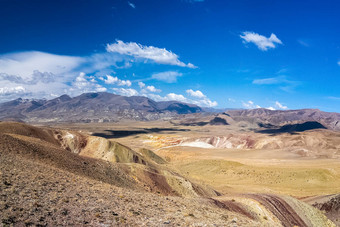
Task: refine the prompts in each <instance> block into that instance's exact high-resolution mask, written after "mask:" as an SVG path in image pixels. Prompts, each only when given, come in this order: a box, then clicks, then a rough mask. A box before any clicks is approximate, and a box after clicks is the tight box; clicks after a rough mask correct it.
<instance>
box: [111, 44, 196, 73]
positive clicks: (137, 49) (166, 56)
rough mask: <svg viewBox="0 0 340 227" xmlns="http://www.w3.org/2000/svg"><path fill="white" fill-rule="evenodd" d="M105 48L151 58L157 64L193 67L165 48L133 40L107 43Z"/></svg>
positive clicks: (133, 55) (114, 51)
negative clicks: (145, 44)
mask: <svg viewBox="0 0 340 227" xmlns="http://www.w3.org/2000/svg"><path fill="white" fill-rule="evenodd" d="M106 50H107V51H108V52H111V53H119V54H123V55H128V56H132V57H135V58H137V59H138V58H139V59H146V60H152V61H154V62H156V63H159V64H166V65H176V66H181V67H188V68H195V67H196V66H194V65H193V64H191V63H188V64H185V63H184V62H181V61H180V60H179V56H178V55H177V54H175V53H173V52H171V51H168V50H166V49H165V48H158V47H154V46H144V45H141V44H138V43H135V42H126V43H125V42H123V41H121V40H117V42H116V43H112V44H107V45H106Z"/></svg>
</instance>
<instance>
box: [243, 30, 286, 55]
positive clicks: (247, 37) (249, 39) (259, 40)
mask: <svg viewBox="0 0 340 227" xmlns="http://www.w3.org/2000/svg"><path fill="white" fill-rule="evenodd" d="M240 37H241V39H243V42H244V43H254V44H255V45H256V46H257V47H258V48H259V49H260V50H262V51H266V50H268V48H276V45H275V44H282V42H281V40H279V39H278V38H277V37H276V35H275V34H273V33H272V34H271V35H270V37H269V38H267V37H265V36H263V35H260V34H258V33H255V32H243V35H240Z"/></svg>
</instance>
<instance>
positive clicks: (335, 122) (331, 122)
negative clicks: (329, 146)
mask: <svg viewBox="0 0 340 227" xmlns="http://www.w3.org/2000/svg"><path fill="white" fill-rule="evenodd" d="M225 114H226V115H228V116H230V117H231V118H233V119H234V120H235V121H246V122H255V121H258V122H262V124H266V125H267V126H268V127H270V126H271V125H275V126H283V125H285V124H296V123H303V122H306V121H317V122H319V123H320V124H322V125H323V126H325V127H327V128H329V129H333V130H340V113H330V112H323V111H320V110H318V109H300V110H268V109H263V108H260V109H252V110H229V111H227V112H225ZM264 126H265V125H264Z"/></svg>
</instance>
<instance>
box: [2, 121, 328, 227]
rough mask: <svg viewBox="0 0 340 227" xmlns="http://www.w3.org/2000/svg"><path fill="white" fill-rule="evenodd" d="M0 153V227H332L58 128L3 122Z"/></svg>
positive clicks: (306, 213)
mask: <svg viewBox="0 0 340 227" xmlns="http://www.w3.org/2000/svg"><path fill="white" fill-rule="evenodd" d="M141 147H142V146H141ZM0 152H1V153H0V154H1V156H0V158H1V162H0V163H1V164H0V167H1V175H2V181H1V184H0V187H1V198H2V199H1V206H0V212H1V217H2V220H1V221H2V223H3V224H4V225H11V224H14V225H19V226H21V225H28V226H29V225H32V226H33V225H49V226H55V225H92V226H93V225H100V224H107V225H121V226H140V225H142V224H146V225H149V226H162V225H164V226H168V225H169V226H177V225H179V226H188V225H197V226H204V225H208V226H213V225H215V226H235V225H240V226H293V225H297V226H334V224H333V223H332V222H331V221H329V220H328V219H327V218H326V217H325V216H324V215H323V214H322V212H321V211H319V210H318V209H316V208H313V207H312V206H310V205H307V204H306V203H304V202H301V201H299V200H297V199H295V198H293V197H290V196H283V195H280V194H273V193H265V194H263V193H241V194H240V193H233V194H230V193H227V194H225V193H221V192H218V190H217V191H216V190H214V189H213V188H212V187H211V186H207V183H203V181H204V180H202V179H195V177H194V176H193V175H190V174H187V173H185V172H183V174H180V172H182V171H183V170H184V168H181V169H180V170H178V169H177V167H179V165H178V164H176V163H169V161H170V162H171V160H166V158H163V157H164V156H163V157H162V156H159V155H157V153H155V152H153V151H151V150H150V149H146V148H144V149H141V150H139V151H135V149H131V148H129V147H127V146H124V145H122V144H121V143H119V142H116V141H114V140H110V139H105V138H102V137H96V136H90V135H88V133H83V132H79V131H78V130H69V129H60V126H58V128H48V127H43V128H41V127H34V126H30V125H26V124H22V123H13V122H1V123H0ZM159 154H162V153H159ZM176 166H177V167H176ZM184 175H188V176H187V177H184ZM212 185H213V184H212Z"/></svg>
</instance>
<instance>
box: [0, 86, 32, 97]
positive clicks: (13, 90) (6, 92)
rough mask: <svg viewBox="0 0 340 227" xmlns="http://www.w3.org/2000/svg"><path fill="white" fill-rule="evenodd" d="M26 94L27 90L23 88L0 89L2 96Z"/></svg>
mask: <svg viewBox="0 0 340 227" xmlns="http://www.w3.org/2000/svg"><path fill="white" fill-rule="evenodd" d="M25 92H26V89H25V88H24V87H22V86H17V87H1V88H0V94H1V95H12V94H24V93H25Z"/></svg>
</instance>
